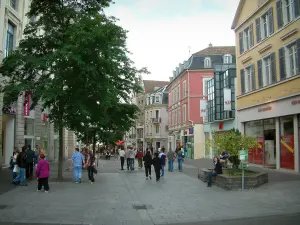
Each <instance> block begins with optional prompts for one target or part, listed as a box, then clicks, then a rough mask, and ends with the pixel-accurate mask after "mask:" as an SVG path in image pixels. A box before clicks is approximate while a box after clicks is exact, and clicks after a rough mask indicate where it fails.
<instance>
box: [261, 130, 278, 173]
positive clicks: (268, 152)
mask: <svg viewBox="0 0 300 225" xmlns="http://www.w3.org/2000/svg"><path fill="white" fill-rule="evenodd" d="M264 140H265V143H264V165H265V167H268V168H272V169H276V130H275V129H272V130H264Z"/></svg>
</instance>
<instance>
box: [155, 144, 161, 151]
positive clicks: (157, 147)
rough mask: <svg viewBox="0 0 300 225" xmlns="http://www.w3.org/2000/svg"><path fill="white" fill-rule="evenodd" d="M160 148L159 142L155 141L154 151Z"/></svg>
mask: <svg viewBox="0 0 300 225" xmlns="http://www.w3.org/2000/svg"><path fill="white" fill-rule="evenodd" d="M159 148H160V142H156V149H155V150H156V151H158V149H159Z"/></svg>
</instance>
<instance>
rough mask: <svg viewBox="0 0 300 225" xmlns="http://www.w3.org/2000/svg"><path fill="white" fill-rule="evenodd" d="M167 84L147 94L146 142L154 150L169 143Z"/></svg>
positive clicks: (147, 146) (145, 113)
mask: <svg viewBox="0 0 300 225" xmlns="http://www.w3.org/2000/svg"><path fill="white" fill-rule="evenodd" d="M166 88H167V86H164V87H161V88H158V89H157V90H155V91H154V92H152V93H149V94H147V95H146V105H145V111H144V115H145V120H144V121H145V144H146V148H148V149H151V148H153V149H154V151H156V150H158V149H159V148H162V147H165V148H167V145H168V112H167V110H168V92H167V89H166Z"/></svg>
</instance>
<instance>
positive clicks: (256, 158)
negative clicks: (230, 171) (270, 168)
mask: <svg viewBox="0 0 300 225" xmlns="http://www.w3.org/2000/svg"><path fill="white" fill-rule="evenodd" d="M264 141H265V140H264V137H257V144H258V146H257V147H255V148H252V149H250V150H249V152H248V162H249V163H253V164H258V165H263V164H264V158H263V153H264Z"/></svg>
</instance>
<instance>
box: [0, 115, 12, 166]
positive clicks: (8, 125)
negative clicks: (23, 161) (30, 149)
mask: <svg viewBox="0 0 300 225" xmlns="http://www.w3.org/2000/svg"><path fill="white" fill-rule="evenodd" d="M2 118H3V121H2V122H3V123H2V126H3V131H4V135H3V137H4V139H3V145H2V146H3V150H4V156H5V162H4V163H5V164H6V165H9V162H10V157H11V156H12V154H13V149H14V145H15V143H14V142H15V136H14V134H15V118H14V117H13V116H10V115H3V117H2Z"/></svg>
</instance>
